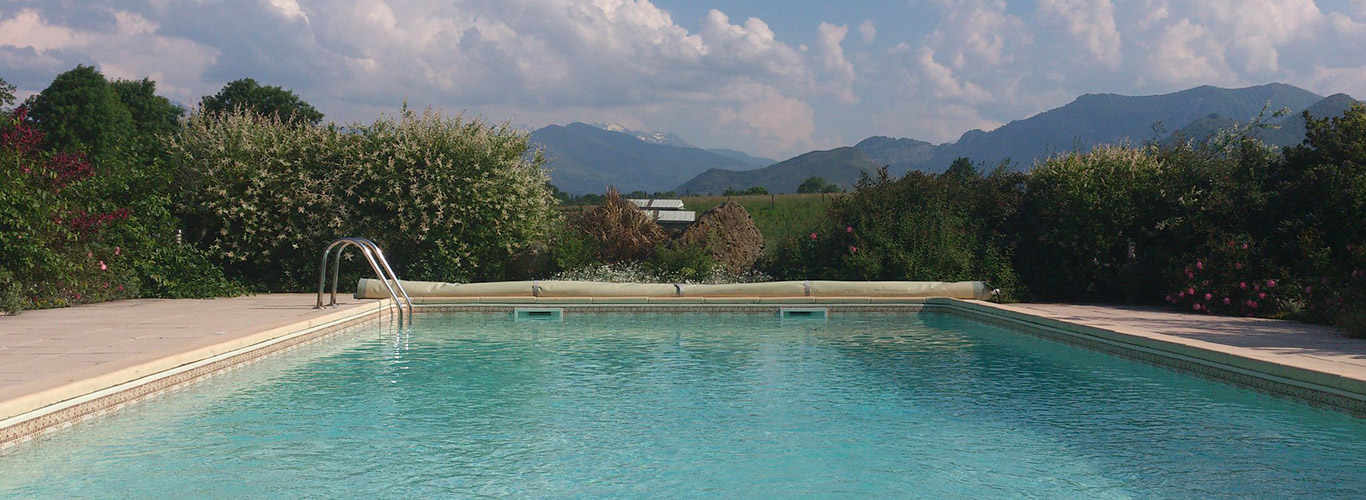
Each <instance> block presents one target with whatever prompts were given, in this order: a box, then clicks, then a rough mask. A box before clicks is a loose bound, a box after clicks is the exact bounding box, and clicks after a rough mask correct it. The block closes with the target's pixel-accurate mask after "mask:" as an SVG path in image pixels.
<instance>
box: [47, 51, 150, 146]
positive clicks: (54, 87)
mask: <svg viewBox="0 0 1366 500" xmlns="http://www.w3.org/2000/svg"><path fill="white" fill-rule="evenodd" d="M26 107H27V108H28V112H29V119H31V120H32V121H33V122H34V123H35V124H36V125H37V128H38V129H39V130H41V131H42V132H43V133H44V136H45V139H44V146H45V147H47V148H49V149H52V150H61V151H83V152H85V153H86V154H87V155H89V158H90V159H91V160H92V162H93V163H94V164H95V165H96V166H98V167H101V168H104V167H105V166H104V165H103V164H104V163H105V162H114V161H118V160H119V159H120V158H119V155H121V154H123V153H124V150H125V149H126V148H128V147H129V142H130V141H131V140H132V139H133V136H134V134H135V129H136V126H135V125H134V124H133V115H132V114H131V113H129V111H128V109H127V108H126V107H125V106H124V105H123V103H122V101H120V99H119V93H118V91H116V90H115V89H114V87H112V86H110V85H109V82H107V81H105V79H104V76H103V75H101V74H100V72H99V71H97V70H96V69H95V68H94V67H91V66H76V68H75V69H73V70H71V71H67V72H65V73H62V74H60V75H57V78H56V79H55V80H53V81H52V84H51V85H49V86H48V87H47V88H46V89H44V90H43V91H42V92H40V93H39V94H38V95H36V96H34V97H33V99H32V100H31V102H29V103H28V105H27V106H26Z"/></svg>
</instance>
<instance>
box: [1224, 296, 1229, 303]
mask: <svg viewBox="0 0 1366 500" xmlns="http://www.w3.org/2000/svg"><path fill="white" fill-rule="evenodd" d="M1228 303H1229V300H1228V297H1224V304H1225V305H1227V304H1228Z"/></svg>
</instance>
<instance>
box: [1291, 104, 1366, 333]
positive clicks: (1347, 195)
mask: <svg viewBox="0 0 1366 500" xmlns="http://www.w3.org/2000/svg"><path fill="white" fill-rule="evenodd" d="M1305 120H1306V128H1307V134H1306V138H1305V141H1304V143H1303V144H1302V145H1300V146H1296V147H1294V148H1287V149H1286V152H1285V156H1286V158H1285V161H1284V162H1283V163H1281V164H1280V165H1279V168H1277V169H1275V170H1274V171H1273V172H1272V173H1271V174H1270V175H1269V176H1268V179H1267V190H1268V192H1269V200H1268V203H1267V205H1268V212H1269V213H1268V214H1267V218H1268V219H1270V220H1271V221H1275V224H1272V225H1270V227H1271V230H1270V234H1269V237H1270V238H1273V239H1274V240H1275V241H1276V242H1277V245H1276V246H1275V247H1274V248H1273V249H1272V251H1273V257H1274V258H1276V259H1277V260H1278V261H1281V262H1284V263H1285V266H1286V267H1287V270H1288V272H1289V273H1290V274H1291V275H1294V276H1298V277H1302V278H1303V280H1304V283H1303V284H1304V286H1305V287H1306V288H1305V290H1306V302H1307V304H1308V307H1307V309H1308V317H1309V318H1311V319H1314V320H1317V321H1324V322H1338V323H1343V322H1346V323H1348V324H1350V325H1361V324H1362V322H1361V321H1360V314H1359V311H1361V310H1363V309H1364V308H1366V275H1363V273H1364V272H1366V271H1363V270H1362V269H1363V268H1366V227H1363V224H1362V222H1361V221H1363V220H1366V106H1363V105H1362V104H1360V103H1357V104H1354V105H1353V106H1352V107H1351V108H1349V109H1348V110H1347V111H1346V112H1345V113H1344V114H1343V115H1342V116H1340V117H1335V118H1325V119H1314V118H1312V117H1310V116H1307V115H1306V116H1305Z"/></svg>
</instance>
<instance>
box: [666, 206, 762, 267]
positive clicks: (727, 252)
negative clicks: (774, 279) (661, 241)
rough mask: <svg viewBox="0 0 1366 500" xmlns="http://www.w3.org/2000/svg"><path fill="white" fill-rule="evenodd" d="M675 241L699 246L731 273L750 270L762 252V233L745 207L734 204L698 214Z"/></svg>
mask: <svg viewBox="0 0 1366 500" xmlns="http://www.w3.org/2000/svg"><path fill="white" fill-rule="evenodd" d="M675 241H677V242H678V243H681V244H685V245H693V244H701V245H703V246H704V247H706V249H707V250H708V251H709V252H711V255H712V257H714V258H715V259H716V262H717V263H718V264H721V265H723V266H725V267H726V269H727V270H729V271H730V272H733V273H739V272H743V271H745V270H747V269H749V268H751V267H753V266H754V263H755V262H757V261H758V260H759V257H760V256H761V255H763V253H764V235H763V233H760V232H759V227H758V226H755V225H754V218H753V217H750V215H749V212H748V211H747V210H745V207H742V206H740V204H739V203H736V202H734V201H727V202H725V203H723V204H721V205H717V206H716V207H714V208H712V209H711V210H707V211H706V212H702V214H701V215H698V216H697V221H696V222H693V223H692V225H690V226H688V227H687V229H684V230H683V231H682V232H681V233H679V235H678V237H677V238H676V239H675Z"/></svg>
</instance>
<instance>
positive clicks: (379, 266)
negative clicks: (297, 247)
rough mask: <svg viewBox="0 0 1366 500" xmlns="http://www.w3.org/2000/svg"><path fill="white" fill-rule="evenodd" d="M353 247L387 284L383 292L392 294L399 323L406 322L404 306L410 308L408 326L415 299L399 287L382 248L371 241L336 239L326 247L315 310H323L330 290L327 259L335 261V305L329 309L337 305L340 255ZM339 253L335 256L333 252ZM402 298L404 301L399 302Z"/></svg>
mask: <svg viewBox="0 0 1366 500" xmlns="http://www.w3.org/2000/svg"><path fill="white" fill-rule="evenodd" d="M348 246H353V247H356V248H359V249H360V252H361V254H362V255H365V260H366V261H368V262H370V269H373V270H374V271H375V275H377V276H379V281H380V283H384V288H385V289H387V290H389V298H390V299H393V302H392V304H391V305H392V306H393V307H396V308H398V321H399V323H402V322H403V306H404V305H405V304H406V305H407V306H408V322H409V323H412V321H413V299H411V298H409V297H408V292H407V291H405V290H404V289H403V284H402V283H399V281H398V276H397V275H395V274H394V270H393V268H391V267H389V262H388V261H386V260H384V251H383V250H380V249H379V245H376V244H375V242H373V241H370V239H369V238H358V237H354V236H351V237H346V238H337V239H336V240H333V241H332V243H329V244H328V245H327V248H326V249H325V250H323V260H322V264H321V265H320V266H318V305H317V306H316V307H314V309H322V308H323V307H326V306H324V305H323V290H324V289H326V288H327V258H328V257H329V256H331V257H332V302H330V303H328V304H327V305H328V306H336V305H337V281H338V279H337V276H338V275H339V274H341V254H342V251H344V250H346V247H348ZM334 249H335V250H336V251H337V253H336V254H335V255H333V254H332V250H334ZM400 296H402V298H403V300H399V297H400Z"/></svg>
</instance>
